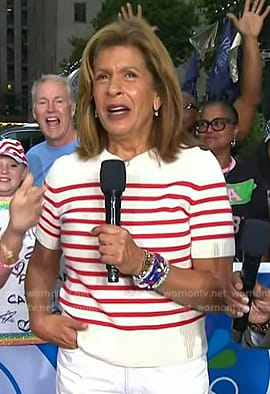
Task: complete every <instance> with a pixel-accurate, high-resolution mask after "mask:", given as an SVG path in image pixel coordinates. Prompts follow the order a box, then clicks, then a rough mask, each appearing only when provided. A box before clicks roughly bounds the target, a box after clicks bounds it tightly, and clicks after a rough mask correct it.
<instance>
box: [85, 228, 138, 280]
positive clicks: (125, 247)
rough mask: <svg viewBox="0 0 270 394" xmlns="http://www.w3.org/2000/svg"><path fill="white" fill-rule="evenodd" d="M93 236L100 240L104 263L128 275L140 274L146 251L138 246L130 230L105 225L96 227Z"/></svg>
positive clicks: (100, 250) (100, 251)
mask: <svg viewBox="0 0 270 394" xmlns="http://www.w3.org/2000/svg"><path fill="white" fill-rule="evenodd" d="M92 234H93V235H94V236H96V237H97V238H98V242H99V253H100V256H101V258H100V260H101V262H102V263H104V264H108V265H115V266H116V267H117V268H118V269H119V271H120V272H121V273H122V274H126V275H136V274H138V273H139V272H140V270H141V268H142V264H143V260H144V250H143V249H142V248H140V247H139V246H138V245H136V243H135V242H134V240H133V238H132V237H131V235H130V233H129V232H128V230H126V229H125V228H123V227H119V226H113V225H110V224H104V225H101V226H97V227H94V228H93V229H92Z"/></svg>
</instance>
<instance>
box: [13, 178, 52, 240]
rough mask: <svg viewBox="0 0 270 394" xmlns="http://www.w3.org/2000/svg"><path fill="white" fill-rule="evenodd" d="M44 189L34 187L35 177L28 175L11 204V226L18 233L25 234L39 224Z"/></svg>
mask: <svg viewBox="0 0 270 394" xmlns="http://www.w3.org/2000/svg"><path fill="white" fill-rule="evenodd" d="M43 193H44V189H43V188H40V187H37V186H34V185H33V177H32V175H31V174H28V175H27V176H26V178H25V179H24V181H23V183H22V184H21V186H20V187H19V189H18V190H17V191H16V193H15V194H14V197H13V198H12V200H11V203H10V208H9V209H10V222H9V226H10V227H11V228H12V230H13V231H14V232H16V233H19V234H23V233H24V232H25V231H26V230H28V229H29V228H31V227H33V226H34V225H35V224H37V222H38V219H39V216H40V213H41V208H42V199H43Z"/></svg>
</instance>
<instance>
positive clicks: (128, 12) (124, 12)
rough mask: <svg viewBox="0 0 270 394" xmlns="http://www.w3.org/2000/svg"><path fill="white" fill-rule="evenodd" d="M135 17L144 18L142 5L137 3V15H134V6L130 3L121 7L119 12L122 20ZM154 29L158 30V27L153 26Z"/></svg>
mask: <svg viewBox="0 0 270 394" xmlns="http://www.w3.org/2000/svg"><path fill="white" fill-rule="evenodd" d="M134 17H136V18H142V6H141V5H140V4H138V5H137V14H136V15H134V13H133V9H132V6H131V4H130V3H127V4H126V7H125V6H122V7H121V8H120V11H119V12H118V18H119V19H121V20H125V21H128V20H132V18H134ZM152 30H153V31H156V30H158V27H157V26H152Z"/></svg>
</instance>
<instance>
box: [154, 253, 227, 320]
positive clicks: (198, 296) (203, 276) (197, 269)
mask: <svg viewBox="0 0 270 394" xmlns="http://www.w3.org/2000/svg"><path fill="white" fill-rule="evenodd" d="M232 260H233V259H232V258H230V257H223V258H213V259H194V260H192V264H193V269H191V270H187V269H181V268H177V267H171V270H170V273H169V275H168V278H167V280H166V281H165V282H164V283H163V284H162V285H161V287H160V288H159V290H158V291H159V292H160V293H161V294H163V295H164V296H165V297H168V298H171V299H172V300H174V301H176V302H178V303H179V304H181V305H187V306H190V307H192V308H194V309H198V310H201V311H205V312H213V313H216V312H224V307H225V289H226V287H227V283H228V281H229V279H230V277H231V272H232Z"/></svg>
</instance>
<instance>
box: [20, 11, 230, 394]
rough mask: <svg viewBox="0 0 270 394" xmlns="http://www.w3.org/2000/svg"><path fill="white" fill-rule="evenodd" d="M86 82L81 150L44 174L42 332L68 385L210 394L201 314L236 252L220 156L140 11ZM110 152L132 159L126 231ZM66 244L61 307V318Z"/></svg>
mask: <svg viewBox="0 0 270 394" xmlns="http://www.w3.org/2000/svg"><path fill="white" fill-rule="evenodd" d="M79 81H80V82H79V107H78V135H79V139H80V147H79V148H78V149H77V150H76V152H74V153H73V154H71V155H67V156H64V157H62V158H60V159H58V160H57V161H56V162H55V163H54V164H53V166H52V167H51V169H50V171H49V173H48V175H47V178H46V181H45V183H46V191H45V195H44V200H45V203H44V206H43V210H42V214H41V218H40V222H39V224H38V227H37V233H36V237H37V242H36V246H35V250H34V252H33V254H32V257H31V261H30V264H29V266H28V271H27V275H26V293H27V302H28V305H29V309H30V321H31V328H32V330H33V332H35V333H36V335H38V336H39V337H40V338H42V339H43V340H45V341H48V342H52V343H56V344H57V345H59V352H58V360H57V393H62V394H63V393H65V394H68V393H74V392H77V391H80V388H81V387H83V391H84V392H85V393H90V392H91V393H97V392H100V391H102V392H104V393H112V392H114V393H124V392H125V391H126V385H128V386H129V387H130V390H132V391H133V392H137V393H138V392H142V391H147V392H148V393H149V394H150V393H153V394H154V393H155V394H159V393H164V392H169V393H170V394H174V393H179V392H189V393H192V394H195V393H196V394H206V393H208V391H209V382H208V372H207V360H206V349H207V343H206V335H205V324H204V319H205V313H204V312H205V311H207V310H215V311H219V310H220V308H221V306H224V297H223V289H224V288H225V287H226V282H227V279H228V278H230V275H231V270H232V257H233V256H234V235H233V221H232V213H231V207H230V203H229V200H228V196H227V191H226V184H225V182H224V177H223V175H222V172H221V170H220V167H219V164H218V162H217V160H216V158H215V157H214V155H213V154H212V153H211V152H210V151H209V150H205V149H201V148H200V147H198V146H194V145H192V143H191V142H190V141H193V138H191V137H190V136H189V135H188V134H187V133H185V132H183V129H182V120H183V109H182V96H181V91H180V87H179V83H178V79H177V75H176V71H175V68H174V66H173V63H172V60H171V58H170V57H169V54H168V52H167V50H166V49H165V47H164V46H163V44H162V43H161V41H160V40H159V38H158V37H157V35H156V34H155V33H154V32H153V30H152V28H151V26H149V25H148V24H147V23H146V22H145V21H143V20H142V19H141V18H135V17H134V18H133V19H132V20H129V21H125V20H117V21H116V22H114V23H112V24H110V25H107V26H105V27H104V28H102V29H101V30H100V31H98V32H97V33H95V34H94V35H93V36H92V37H91V38H90V40H89V42H88V44H87V45H86V48H85V50H84V53H83V57H82V62H81V66H80V73H79ZM104 160H120V161H122V162H124V165H125V168H126V172H127V184H126V187H125V191H124V193H123V197H122V208H121V226H113V225H110V224H106V220H105V207H104V195H103V193H102V191H101V189H100V179H99V176H100V175H99V173H100V167H101V163H102V162H103V161H104ZM196 163H200V165H199V166H198V165H197V164H196ZM61 252H62V253H63V255H64V257H65V260H66V267H67V279H66V281H65V284H64V286H63V288H62V289H61V293H60V301H61V305H62V307H63V313H62V315H52V314H50V313H49V305H50V297H49V296H48V295H49V294H50V291H51V289H52V288H53V286H54V283H55V279H56V276H57V272H58V266H59V255H60V253H61ZM108 265H115V266H116V267H117V269H118V270H119V272H120V273H119V281H118V282H116V283H110V282H108V280H107V279H108V278H107V268H106V267H107V266H108ZM36 290H38V291H36ZM127 376H128V378H127ZM126 379H127V380H126Z"/></svg>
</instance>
